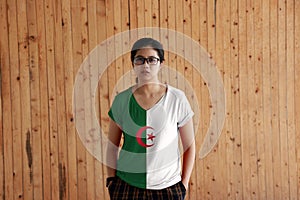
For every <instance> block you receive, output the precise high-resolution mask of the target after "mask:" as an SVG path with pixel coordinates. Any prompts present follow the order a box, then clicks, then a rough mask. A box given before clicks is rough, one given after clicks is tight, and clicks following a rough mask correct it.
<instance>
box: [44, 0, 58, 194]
mask: <svg viewBox="0 0 300 200" xmlns="http://www.w3.org/2000/svg"><path fill="white" fill-rule="evenodd" d="M54 15H55V12H54V5H53V2H52V1H51V0H45V25H46V26H45V27H46V48H47V82H48V98H49V99H48V104H49V107H48V108H49V119H48V120H49V132H50V137H49V143H50V167H51V171H50V173H51V180H49V181H50V182H51V199H59V172H58V162H59V161H58V128H57V116H56V112H57V103H56V76H55V51H56V49H55V44H54V38H55V32H54Z"/></svg>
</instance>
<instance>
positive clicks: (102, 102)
mask: <svg viewBox="0 0 300 200" xmlns="http://www.w3.org/2000/svg"><path fill="white" fill-rule="evenodd" d="M105 3H106V2H105V0H103V1H100V2H99V1H97V7H98V6H99V15H98V18H97V27H98V29H97V34H98V40H99V43H100V42H102V41H104V40H105V39H106V38H107V37H106V34H107V21H106V7H105ZM102 56H103V57H104V58H107V52H104V55H102ZM99 79H100V80H99V85H98V87H99V89H98V91H99V107H100V113H99V116H100V117H99V118H100V126H101V131H103V132H102V134H104V133H107V131H108V124H109V123H108V122H109V119H108V115H107V112H108V108H109V107H110V104H109V103H110V102H109V99H108V97H109V93H108V87H106V83H107V82H108V75H107V70H106V71H104V73H103V74H102V76H101V77H99ZM105 136H106V134H105V135H101V137H102V138H103V137H105ZM102 152H106V151H105V149H104V147H102ZM104 157H105V155H104V154H103V155H102V158H104ZM105 167H106V166H105V165H101V164H97V167H96V169H97V170H96V171H99V172H102V174H103V177H102V187H101V188H103V189H102V191H100V192H99V193H98V192H96V194H97V197H98V196H99V197H100V199H101V198H104V199H109V197H108V191H107V188H106V187H105V180H106V178H107V171H106V169H105Z"/></svg>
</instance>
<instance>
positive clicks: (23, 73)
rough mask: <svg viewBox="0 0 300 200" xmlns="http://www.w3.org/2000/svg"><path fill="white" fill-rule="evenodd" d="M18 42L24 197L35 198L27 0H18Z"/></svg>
mask: <svg viewBox="0 0 300 200" xmlns="http://www.w3.org/2000/svg"><path fill="white" fill-rule="evenodd" d="M16 5H17V13H18V15H17V21H18V43H19V44H22V45H21V46H19V65H20V86H21V88H20V89H21V90H20V91H21V97H22V101H21V108H22V119H21V120H22V143H23V144H22V149H23V156H22V157H23V187H24V189H23V190H24V199H33V189H34V188H33V166H32V165H33V156H34V155H33V152H32V134H33V132H32V127H31V110H30V109H31V108H30V78H31V77H30V68H29V54H28V53H29V52H28V45H29V44H28V42H29V41H28V40H29V37H28V36H29V35H28V27H27V9H26V2H24V1H17V2H16Z"/></svg>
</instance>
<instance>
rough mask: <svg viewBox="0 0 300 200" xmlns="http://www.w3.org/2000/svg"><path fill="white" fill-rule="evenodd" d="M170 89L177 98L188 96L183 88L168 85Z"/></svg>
mask: <svg viewBox="0 0 300 200" xmlns="http://www.w3.org/2000/svg"><path fill="white" fill-rule="evenodd" d="M168 91H169V93H170V94H171V95H172V96H173V97H175V98H179V99H182V98H186V96H185V93H184V92H183V91H182V90H180V89H178V88H175V87H173V86H170V85H168Z"/></svg>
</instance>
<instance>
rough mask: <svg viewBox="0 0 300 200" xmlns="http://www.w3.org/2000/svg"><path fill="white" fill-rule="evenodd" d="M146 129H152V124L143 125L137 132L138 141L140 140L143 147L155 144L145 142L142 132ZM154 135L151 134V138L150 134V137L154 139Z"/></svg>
mask: <svg viewBox="0 0 300 200" xmlns="http://www.w3.org/2000/svg"><path fill="white" fill-rule="evenodd" d="M146 129H152V130H153V128H152V127H151V126H143V127H142V128H140V129H139V130H138V131H137V132H136V141H137V142H138V144H139V145H141V146H142V147H145V148H147V147H151V146H153V145H154V144H145V143H144V142H143V140H142V134H143V132H144V131H145V130H146ZM154 137H155V136H153V135H152V134H151V138H150V136H149V138H148V139H151V140H153V138H154Z"/></svg>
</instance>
